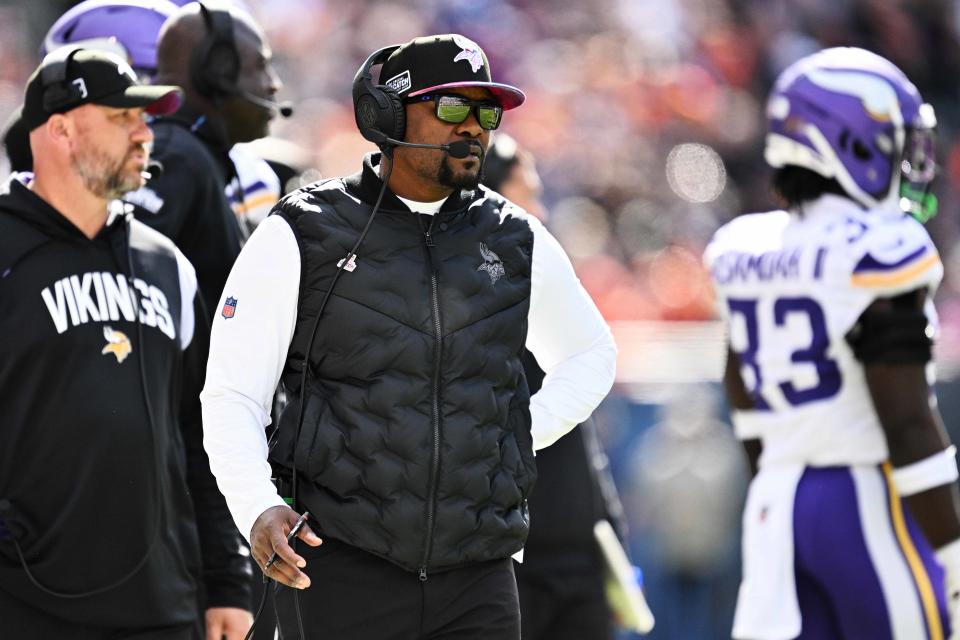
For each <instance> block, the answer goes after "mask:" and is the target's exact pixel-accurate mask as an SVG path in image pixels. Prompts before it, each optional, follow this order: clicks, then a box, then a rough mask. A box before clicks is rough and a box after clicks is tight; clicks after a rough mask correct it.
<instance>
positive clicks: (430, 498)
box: [420, 216, 443, 582]
mask: <svg viewBox="0 0 960 640" xmlns="http://www.w3.org/2000/svg"><path fill="white" fill-rule="evenodd" d="M434 220H436V216H434V217H433V218H431V219H430V226H429V227H428V228H427V229H426V230H424V232H423V236H424V243H425V244H426V247H427V260H428V262H429V264H430V304H431V313H432V315H433V330H434V338H435V341H436V344H435V346H434V350H433V387H432V389H431V393H432V396H431V402H432V411H433V415H432V416H431V418H432V419H431V423H432V426H433V451H432V453H431V458H430V478H429V484H428V485H427V538H426V541H425V543H424V547H423V560H422V561H421V563H420V581H421V582H425V581H426V580H427V563H428V562H429V560H430V552H431V550H432V548H433V528H434V525H435V522H434V520H435V518H436V511H437V504H436V503H437V476H438V475H439V473H440V362H441V357H440V356H441V348H442V346H443V333H442V329H441V326H440V292H439V285H438V281H437V271H436V269H435V268H434V263H433V252H432V251H431V250H430V249H431V248H432V247H435V246H436V245H435V244H434V242H433V235H432V232H433V222H434ZM421 224H422V223H421ZM421 228H422V226H421Z"/></svg>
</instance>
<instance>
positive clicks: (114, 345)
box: [100, 326, 133, 362]
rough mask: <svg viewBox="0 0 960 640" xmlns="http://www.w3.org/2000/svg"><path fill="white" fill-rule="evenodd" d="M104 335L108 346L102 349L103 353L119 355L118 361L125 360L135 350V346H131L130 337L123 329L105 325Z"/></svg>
mask: <svg viewBox="0 0 960 640" xmlns="http://www.w3.org/2000/svg"><path fill="white" fill-rule="evenodd" d="M103 337H104V338H105V339H106V341H107V346H105V347H104V348H103V349H102V350H101V351H100V353H101V354H102V355H107V354H108V353H112V354H113V355H115V356H116V357H117V362H123V361H124V360H126V359H127V356H128V355H130V352H131V351H133V347H131V346H130V338H128V337H127V334H125V333H123V332H122V331H114V330H113V329H112V328H111V327H108V326H105V327H104V328H103Z"/></svg>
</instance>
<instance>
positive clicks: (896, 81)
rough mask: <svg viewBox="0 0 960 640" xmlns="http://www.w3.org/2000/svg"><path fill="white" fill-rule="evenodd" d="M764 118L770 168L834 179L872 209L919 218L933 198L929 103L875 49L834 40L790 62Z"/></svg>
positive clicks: (854, 197)
mask: <svg viewBox="0 0 960 640" xmlns="http://www.w3.org/2000/svg"><path fill="white" fill-rule="evenodd" d="M767 125H768V133H767V142H766V150H765V153H764V157H765V158H766V160H767V162H768V163H769V164H770V165H771V166H773V167H776V168H779V167H784V166H788V165H793V166H798V167H803V168H805V169H809V170H810V171H813V172H815V173H818V174H820V175H821V176H824V177H825V178H833V179H835V180H836V181H837V182H839V183H840V185H841V186H842V187H843V189H844V191H846V193H847V195H849V196H850V197H851V198H852V199H854V200H856V201H857V202H859V203H860V204H861V205H863V206H864V207H867V208H871V209H872V208H883V209H887V208H890V207H899V208H900V209H901V210H904V211H909V212H910V213H913V214H914V215H918V217H920V215H919V214H920V213H921V212H920V211H918V209H920V208H925V207H927V206H929V204H930V202H929V199H932V198H933V196H932V195H930V194H927V188H928V186H929V184H930V182H931V181H932V180H933V177H934V174H935V172H936V171H935V160H934V152H933V129H934V127H935V126H936V116H935V115H934V112H933V108H932V107H931V106H930V105H928V104H925V103H924V102H923V100H922V98H921V97H920V93H919V92H918V91H917V88H916V87H915V86H913V83H911V82H910V80H908V79H907V77H906V76H905V75H904V74H903V72H902V71H900V69H898V68H897V67H896V66H894V65H893V64H892V63H891V62H889V61H888V60H886V59H884V58H881V57H880V56H878V55H876V54H874V53H871V52H869V51H866V50H864V49H856V48H847V47H836V48H832V49H824V50H823V51H820V52H818V53H815V54H812V55H809V56H807V57H805V58H802V59H801V60H799V61H798V62H795V63H794V64H792V65H790V66H789V67H788V68H787V69H786V70H785V71H784V72H783V73H781V74H780V77H779V78H778V79H777V82H776V85H775V86H774V88H773V91H772V92H771V94H770V98H769V100H768V102H767ZM933 206H934V209H935V203H934V205H933ZM930 215H932V213H931V214H930ZM928 217H929V216H928Z"/></svg>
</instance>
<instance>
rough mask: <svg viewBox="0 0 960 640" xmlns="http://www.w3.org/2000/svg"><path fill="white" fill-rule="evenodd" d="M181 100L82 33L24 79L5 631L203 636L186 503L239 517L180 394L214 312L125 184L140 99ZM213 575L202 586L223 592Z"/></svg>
mask: <svg viewBox="0 0 960 640" xmlns="http://www.w3.org/2000/svg"><path fill="white" fill-rule="evenodd" d="M180 100H181V94H180V90H179V89H178V88H177V87H174V86H141V85H138V84H137V80H136V76H135V75H134V72H133V70H132V69H131V68H130V67H129V66H128V65H127V63H126V62H125V61H123V60H122V59H121V58H119V57H117V56H115V55H113V54H110V53H103V52H94V51H86V50H77V49H73V50H71V49H61V50H58V51H56V52H54V53H52V54H50V55H48V56H47V57H46V58H45V59H44V61H43V62H42V63H41V65H40V67H39V68H38V69H37V70H36V71H35V72H34V73H33V75H32V76H31V77H30V79H29V81H28V84H27V88H26V92H25V100H24V106H23V111H22V120H23V122H24V123H25V126H26V127H27V128H28V129H29V131H30V146H31V149H32V152H33V156H34V170H35V173H34V174H27V173H22V174H15V175H14V176H13V177H12V178H11V179H10V181H9V182H8V183H7V184H6V185H5V186H4V187H3V189H2V191H0V308H2V309H3V314H0V336H2V338H0V353H3V358H2V360H0V416H3V418H2V425H3V427H2V429H0V635H2V636H3V637H4V638H6V637H9V638H18V639H37V640H39V639H47V638H58V639H66V640H81V639H82V640H88V639H91V640H92V639H97V640H99V639H103V640H106V639H108V638H120V637H122V638H151V639H171V640H173V639H177V640H180V639H183V640H187V639H194V638H199V637H201V634H202V632H201V631H200V628H201V624H200V619H199V616H198V611H197V606H196V595H197V582H196V577H197V574H198V573H199V567H200V549H199V545H198V536H197V524H196V521H197V520H196V518H194V508H195V507H196V510H197V512H198V514H197V518H199V519H200V520H201V521H203V522H206V524H207V526H208V527H220V530H221V531H222V532H223V533H224V534H226V533H229V531H230V530H231V529H232V526H231V525H230V522H229V515H228V514H227V512H226V508H225V505H224V503H223V499H222V497H221V496H219V494H218V493H217V490H216V486H215V484H214V481H213V478H212V476H210V474H209V470H206V473H204V469H202V468H198V467H197V466H195V465H194V464H193V463H194V462H195V461H196V460H197V455H196V454H197V452H198V448H199V447H200V433H199V432H200V426H199V423H198V415H197V412H198V407H191V405H195V404H196V403H190V402H189V401H187V400H184V401H183V402H181V398H184V399H186V398H190V397H191V396H195V395H196V394H197V393H198V391H199V385H200V378H201V376H202V371H203V368H202V367H203V362H202V359H201V358H200V357H198V354H202V353H203V351H202V350H200V347H202V346H204V345H203V343H204V341H205V335H206V334H205V329H204V327H203V325H204V322H205V314H204V312H203V311H202V304H201V303H200V298H199V296H198V295H197V281H196V276H195V274H194V270H193V267H192V266H191V265H190V263H189V262H188V261H187V260H186V258H184V256H183V255H182V254H181V253H180V252H179V251H178V250H177V249H176V248H175V247H174V245H173V244H172V243H171V242H170V241H169V240H167V239H166V238H164V237H163V236H161V235H160V234H158V233H156V232H154V231H152V230H150V229H149V228H147V227H145V226H144V225H142V224H140V223H138V222H136V221H135V220H132V217H131V216H130V213H129V209H128V206H125V205H123V203H121V202H120V201H119V200H117V198H119V197H120V196H121V195H123V194H124V193H126V192H128V191H130V190H133V189H136V188H138V187H140V186H141V185H142V184H143V180H144V178H143V176H142V172H143V171H144V169H145V168H146V166H147V161H148V157H149V145H150V142H151V141H152V139H153V134H152V133H151V131H150V129H149V128H148V127H147V125H146V123H145V120H144V114H145V113H149V114H154V115H162V114H167V113H171V112H173V111H175V110H176V109H177V107H178V106H179V104H180ZM191 412H192V413H191ZM185 449H186V456H184V450H185ZM200 452H201V453H202V451H200ZM228 527H231V528H229V529H228ZM215 537H216V536H215ZM219 539H220V540H229V536H227V535H221V536H219ZM215 551H220V552H221V553H227V554H229V553H232V554H234V555H236V554H237V549H236V547H235V546H234V548H233V549H232V550H227V551H223V550H215ZM207 552H208V549H207V547H204V556H207ZM235 564H236V563H235ZM240 566H242V565H240ZM211 574H213V578H214V579H213V580H208V581H207V588H208V591H209V590H212V589H217V588H219V589H221V590H223V589H226V590H229V589H230V588H231V586H230V576H229V575H217V574H216V572H215V571H213V572H209V573H208V574H207V577H208V578H210V577H211ZM234 582H235V583H239V584H240V585H241V586H242V585H243V584H244V577H243V576H242V575H240V576H236V577H235V580H234ZM211 597H217V596H216V595H212V596H211ZM241 601H242V599H241ZM241 613H242V612H241ZM245 620H246V622H247V626H249V620H248V619H245ZM245 631H246V628H242V629H241V628H230V629H224V633H225V634H227V635H228V637H229V638H230V640H239V639H240V638H242V637H243V634H244V633H245ZM216 637H217V638H218V640H219V639H220V634H219V633H217V634H216Z"/></svg>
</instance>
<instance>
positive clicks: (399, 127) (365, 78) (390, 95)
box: [353, 45, 407, 145]
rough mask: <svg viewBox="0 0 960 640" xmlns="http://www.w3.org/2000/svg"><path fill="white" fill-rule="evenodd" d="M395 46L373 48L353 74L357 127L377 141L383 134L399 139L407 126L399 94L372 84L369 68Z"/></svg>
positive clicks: (388, 54)
mask: <svg viewBox="0 0 960 640" xmlns="http://www.w3.org/2000/svg"><path fill="white" fill-rule="evenodd" d="M399 48H400V45H392V46H389V47H384V48H383V49H380V50H378V51H375V52H373V53H372V54H371V55H370V57H369V58H367V60H366V61H365V62H364V63H363V64H362V65H360V69H359V70H358V71H357V75H356V76H354V78H353V115H354V118H355V119H356V121H357V128H358V129H360V135H362V136H363V137H364V138H366V139H367V140H369V141H370V142H373V143H374V144H377V145H381V144H383V143H384V141H386V139H387V138H393V139H395V140H403V136H404V134H405V133H406V129H407V113H406V111H405V110H404V108H403V100H401V99H400V95H399V94H398V93H397V92H396V90H394V89H392V88H391V87H388V86H386V85H382V84H374V83H373V74H372V73H371V72H370V69H372V68H373V67H374V66H376V65H378V64H383V63H384V62H386V61H387V58H389V57H390V54H391V53H393V52H394V51H396V50H397V49H399Z"/></svg>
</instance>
